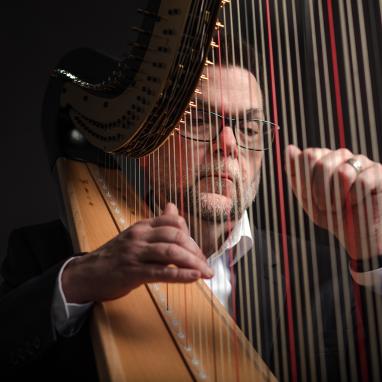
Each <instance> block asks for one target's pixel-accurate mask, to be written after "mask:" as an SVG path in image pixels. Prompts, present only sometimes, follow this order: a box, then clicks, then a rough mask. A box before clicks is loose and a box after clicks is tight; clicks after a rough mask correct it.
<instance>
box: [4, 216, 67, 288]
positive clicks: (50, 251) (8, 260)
mask: <svg viewBox="0 0 382 382" xmlns="http://www.w3.org/2000/svg"><path fill="white" fill-rule="evenodd" d="M72 253H73V249H72V245H71V241H70V237H69V235H68V233H67V231H66V229H65V227H64V225H63V224H62V222H61V221H60V220H55V221H52V222H48V223H43V224H37V225H32V226H26V227H21V228H17V229H15V230H14V231H12V232H11V233H10V235H9V240H8V252H7V255H6V257H5V259H4V261H3V264H2V269H1V273H2V276H3V277H4V279H5V280H6V281H7V282H8V283H9V284H13V285H18V284H19V283H21V282H23V281H25V280H28V279H29V278H31V277H33V276H36V275H38V274H40V273H42V272H43V271H44V270H45V269H48V268H50V267H51V266H53V265H55V264H56V263H58V262H60V261H61V260H63V259H65V258H66V257H69V256H71V254H72Z"/></svg>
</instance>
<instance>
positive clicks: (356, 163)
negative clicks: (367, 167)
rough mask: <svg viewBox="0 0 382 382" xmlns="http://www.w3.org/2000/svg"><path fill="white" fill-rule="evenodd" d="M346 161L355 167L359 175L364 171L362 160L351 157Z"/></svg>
mask: <svg viewBox="0 0 382 382" xmlns="http://www.w3.org/2000/svg"><path fill="white" fill-rule="evenodd" d="M345 163H347V164H350V166H352V167H353V168H354V170H355V172H356V173H357V175H359V173H360V172H361V171H362V163H361V161H360V160H358V159H355V158H354V157H353V158H349V159H348V160H347V161H346V162H345Z"/></svg>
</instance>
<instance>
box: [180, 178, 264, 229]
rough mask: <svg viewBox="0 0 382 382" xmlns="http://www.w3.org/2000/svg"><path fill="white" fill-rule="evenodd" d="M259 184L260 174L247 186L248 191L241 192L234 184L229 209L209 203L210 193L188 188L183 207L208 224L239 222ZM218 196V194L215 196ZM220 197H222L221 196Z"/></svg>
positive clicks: (240, 188)
mask: <svg viewBox="0 0 382 382" xmlns="http://www.w3.org/2000/svg"><path fill="white" fill-rule="evenodd" d="M259 183H260V172H259V173H258V176H257V177H256V179H255V180H254V181H253V182H252V184H251V185H250V186H249V188H248V190H243V189H242V187H239V186H238V185H237V184H236V192H235V197H234V198H232V203H231V206H230V208H229V209H227V208H223V206H222V205H221V204H220V205H219V203H215V205H213V204H214V203H211V202H210V201H209V200H208V198H209V197H213V196H214V195H213V194H212V193H209V194H207V193H205V192H204V193H199V192H198V190H197V189H195V188H194V187H190V188H189V189H188V190H187V191H186V192H184V205H185V206H187V207H188V206H189V212H190V214H191V215H196V217H197V218H198V219H202V220H204V221H208V222H214V223H225V222H227V221H236V220H239V219H240V218H241V217H242V215H243V213H244V211H245V210H246V209H247V208H248V207H249V206H250V205H251V203H252V202H253V200H254V199H255V197H256V194H257V190H258V188H259ZM217 195H219V194H217ZM221 197H222V196H221Z"/></svg>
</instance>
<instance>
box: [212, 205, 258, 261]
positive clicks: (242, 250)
mask: <svg viewBox="0 0 382 382" xmlns="http://www.w3.org/2000/svg"><path fill="white" fill-rule="evenodd" d="M235 246H236V249H237V250H236V255H235V258H234V259H233V261H232V262H231V263H230V266H233V265H235V264H236V263H237V262H238V261H239V260H240V259H241V258H242V257H243V256H244V255H245V254H246V253H247V252H248V251H250V250H251V249H252V247H253V236H252V231H251V226H250V224H249V218H248V212H247V211H244V213H243V216H242V217H241V218H240V219H239V220H238V222H237V223H236V224H235V227H234V228H233V230H232V232H231V233H230V235H229V236H228V238H227V239H226V240H225V241H224V243H223V244H222V245H221V247H220V248H219V249H218V250H217V251H216V252H214V253H213V254H212V255H211V256H210V257H209V258H208V262H209V263H210V264H211V263H213V262H214V261H215V260H216V259H218V258H220V257H221V256H223V255H224V254H225V253H226V252H227V251H229V250H231V249H233V248H235Z"/></svg>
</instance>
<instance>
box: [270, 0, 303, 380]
mask: <svg viewBox="0 0 382 382" xmlns="http://www.w3.org/2000/svg"><path fill="white" fill-rule="evenodd" d="M265 5H266V27H267V32H268V47H269V65H270V81H271V95H272V106H273V109H272V112H273V120H274V122H275V123H276V124H278V110H277V93H276V80H275V68H274V56H273V38H272V27H271V19H270V7H269V1H268V0H267V1H266V4H265ZM275 149H276V166H277V167H276V170H277V180H278V202H279V208H280V215H279V218H280V225H281V227H280V228H281V229H280V232H281V234H282V239H281V240H282V249H283V263H284V278H285V295H286V310H287V324H288V338H289V361H290V373H291V379H292V380H293V381H295V380H296V379H297V361H296V346H295V333H294V325H293V311H292V292H291V281H290V269H289V255H288V248H287V242H286V217H285V208H284V205H285V202H284V191H283V178H282V167H281V152H280V151H281V150H280V141H279V133H278V131H277V130H276V131H275Z"/></svg>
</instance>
